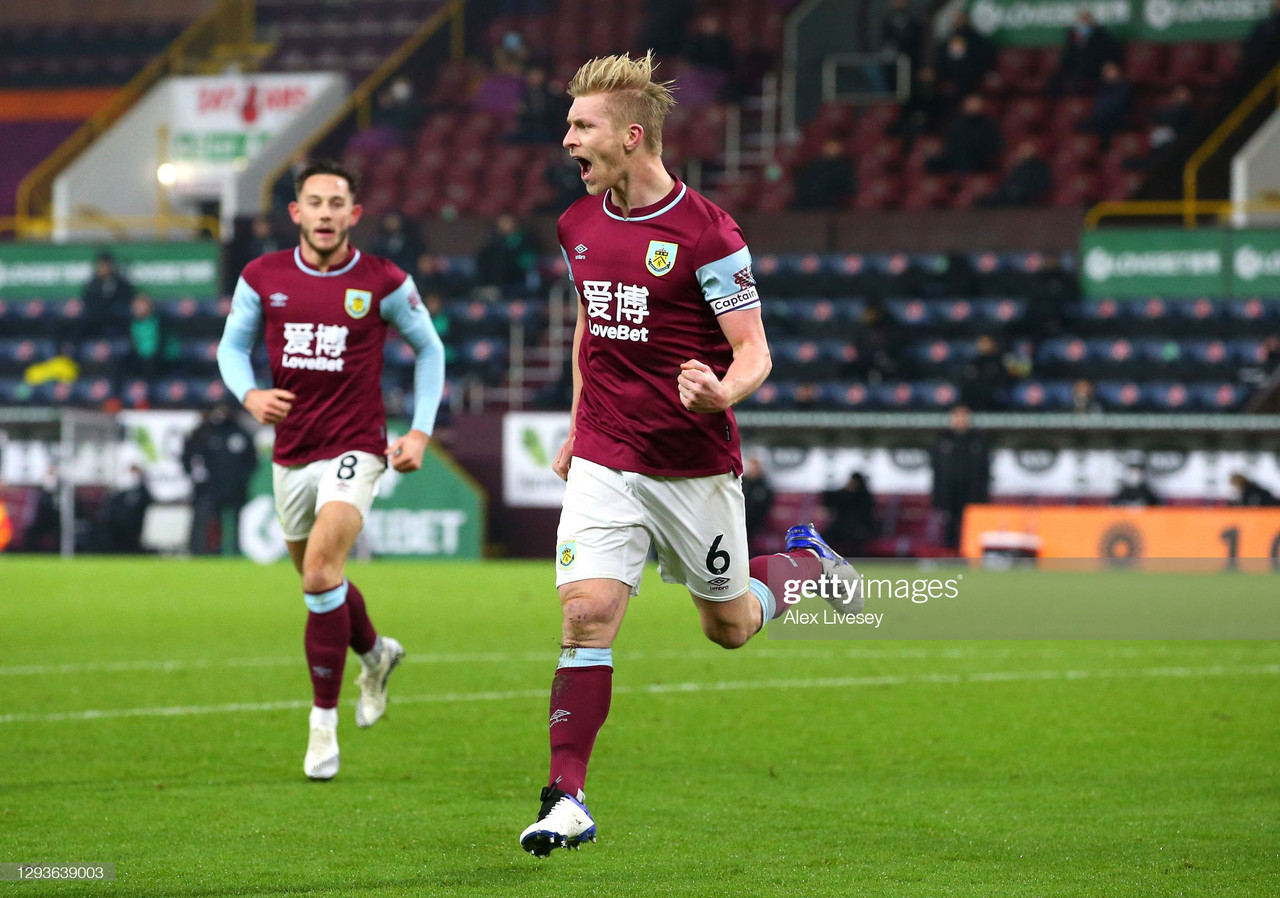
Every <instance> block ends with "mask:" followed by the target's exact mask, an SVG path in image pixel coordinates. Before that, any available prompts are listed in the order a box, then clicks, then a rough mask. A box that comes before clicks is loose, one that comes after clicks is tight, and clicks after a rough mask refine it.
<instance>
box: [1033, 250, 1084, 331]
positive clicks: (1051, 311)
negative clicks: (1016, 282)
mask: <svg viewBox="0 0 1280 898" xmlns="http://www.w3.org/2000/svg"><path fill="white" fill-rule="evenodd" d="M1022 289H1023V292H1024V293H1025V294H1026V297H1027V314H1026V316H1025V318H1024V324H1023V326H1022V327H1021V328H1020V329H1019V332H1020V333H1022V334H1023V335H1025V336H1028V337H1031V338H1032V339H1041V338H1044V337H1052V336H1056V335H1057V334H1059V333H1061V332H1062V327H1063V320H1064V317H1065V315H1066V311H1067V308H1068V307H1069V306H1070V305H1071V304H1072V303H1074V302H1075V301H1076V300H1077V299H1079V298H1080V282H1079V279H1078V278H1076V277H1075V275H1074V274H1073V273H1072V272H1070V271H1067V270H1066V268H1065V267H1063V264H1062V256H1061V255H1059V254H1058V253H1047V254H1046V255H1045V257H1044V262H1043V264H1042V265H1041V266H1040V268H1039V269H1038V270H1036V271H1034V272H1033V273H1032V274H1031V276H1030V277H1029V278H1028V279H1027V280H1026V282H1025V286H1024V287H1023V288H1022Z"/></svg>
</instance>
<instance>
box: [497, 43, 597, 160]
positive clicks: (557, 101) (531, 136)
mask: <svg viewBox="0 0 1280 898" xmlns="http://www.w3.org/2000/svg"><path fill="white" fill-rule="evenodd" d="M563 96H564V90H563V88H561V89H559V90H553V89H552V88H551V86H550V85H549V84H548V83H547V70H546V69H544V68H542V66H533V67H532V68H530V69H529V71H527V72H525V76H524V90H523V91H522V92H521V94H520V103H519V105H518V106H517V107H516V127H515V131H513V132H512V134H511V138H510V139H511V142H512V143H547V142H549V141H552V140H557V141H558V140H559V139H560V136H561V133H562V132H563V131H564V128H565V116H566V115H567V114H568V112H569V110H568V107H566V106H565V105H564V103H563V102H562V101H561V98H562V97H563ZM575 164H576V163H575ZM579 180H581V179H579Z"/></svg>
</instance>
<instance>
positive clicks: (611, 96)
mask: <svg viewBox="0 0 1280 898" xmlns="http://www.w3.org/2000/svg"><path fill="white" fill-rule="evenodd" d="M657 67H658V64H657V63H656V62H654V59H653V51H652V50H650V51H648V52H647V53H645V54H644V56H643V57H641V58H639V59H632V58H631V57H630V56H629V55H628V54H626V53H623V54H622V55H620V56H601V57H599V58H597V59H593V60H591V61H590V62H588V63H586V64H584V65H583V66H582V68H580V69H578V72H577V74H575V75H574V76H573V80H572V81H570V82H569V87H568V93H569V96H571V97H574V98H575V99H576V98H578V97H589V96H592V95H593V94H606V95H608V102H607V108H608V110H609V115H610V117H611V118H612V119H613V123H614V124H615V125H617V126H619V127H626V126H627V125H630V124H632V123H633V122H634V123H635V124H637V125H639V126H640V127H641V128H643V129H644V145H645V148H646V149H649V150H651V151H653V152H654V153H656V154H658V155H659V156H661V155H662V122H663V120H664V119H665V118H666V117H667V113H668V112H670V111H671V107H672V106H675V105H676V98H675V97H673V96H672V95H671V90H672V88H673V87H674V85H675V82H674V81H654V80H653V70H654V69H656V68H657Z"/></svg>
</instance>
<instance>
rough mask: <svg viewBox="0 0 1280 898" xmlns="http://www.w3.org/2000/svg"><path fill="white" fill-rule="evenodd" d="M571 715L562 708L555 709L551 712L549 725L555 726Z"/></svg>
mask: <svg viewBox="0 0 1280 898" xmlns="http://www.w3.org/2000/svg"><path fill="white" fill-rule="evenodd" d="M572 713H573V712H572V711H566V710H565V709H564V708H557V709H556V710H554V711H552V712H551V724H550V725H551V726H555V725H556V724H557V723H560V722H561V721H564V720H568V719H569V716H570V715H571V714H572Z"/></svg>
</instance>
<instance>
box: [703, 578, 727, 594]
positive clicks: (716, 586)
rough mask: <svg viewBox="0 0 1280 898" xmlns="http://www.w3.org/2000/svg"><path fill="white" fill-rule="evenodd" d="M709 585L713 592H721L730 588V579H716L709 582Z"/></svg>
mask: <svg viewBox="0 0 1280 898" xmlns="http://www.w3.org/2000/svg"><path fill="white" fill-rule="evenodd" d="M707 585H708V586H710V587H711V590H712V592H720V591H721V590H723V589H726V588H727V587H728V586H729V578H728V577H716V578H715V579H713V580H708V581H707Z"/></svg>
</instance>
